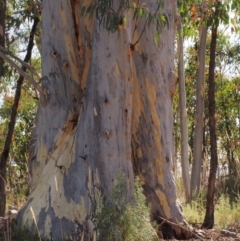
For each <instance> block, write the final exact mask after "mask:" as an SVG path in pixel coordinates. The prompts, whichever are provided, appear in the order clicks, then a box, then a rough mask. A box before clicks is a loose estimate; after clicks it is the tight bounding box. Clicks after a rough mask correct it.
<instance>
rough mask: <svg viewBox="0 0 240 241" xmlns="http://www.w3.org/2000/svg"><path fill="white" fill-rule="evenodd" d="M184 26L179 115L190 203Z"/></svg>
mask: <svg viewBox="0 0 240 241" xmlns="http://www.w3.org/2000/svg"><path fill="white" fill-rule="evenodd" d="M182 35H183V33H182V24H181V23H179V26H178V79H179V113H180V130H181V165H182V177H183V183H184V189H185V198H186V202H189V201H190V175H189V160H188V117H187V108H186V90H185V74H184V57H183V36H182Z"/></svg>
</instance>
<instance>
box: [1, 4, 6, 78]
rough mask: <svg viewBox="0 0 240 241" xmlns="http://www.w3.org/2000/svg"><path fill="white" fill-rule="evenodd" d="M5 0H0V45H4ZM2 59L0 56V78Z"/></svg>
mask: <svg viewBox="0 0 240 241" xmlns="http://www.w3.org/2000/svg"><path fill="white" fill-rule="evenodd" d="M5 18H6V0H1V1H0V46H2V47H5ZM3 62H4V61H3V59H1V58H0V80H1V77H2V76H3Z"/></svg>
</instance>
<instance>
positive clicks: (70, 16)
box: [17, 0, 188, 241]
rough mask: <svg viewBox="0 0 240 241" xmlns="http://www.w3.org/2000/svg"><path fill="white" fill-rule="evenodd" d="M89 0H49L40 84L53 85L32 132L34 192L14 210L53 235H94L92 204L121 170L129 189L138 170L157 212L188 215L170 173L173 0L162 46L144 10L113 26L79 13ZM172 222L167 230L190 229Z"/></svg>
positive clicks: (179, 234)
mask: <svg viewBox="0 0 240 241" xmlns="http://www.w3.org/2000/svg"><path fill="white" fill-rule="evenodd" d="M119 3H120V1H116V2H114V3H113V4H114V6H113V8H114V9H115V7H116V6H118V5H119ZM88 4H89V1H83V2H80V1H61V2H60V1H57V2H56V1H52V0H45V1H43V18H42V22H43V31H42V58H43V60H42V63H43V65H42V70H43V76H45V78H44V80H43V84H42V87H43V88H44V89H46V90H47V91H48V93H49V94H48V98H47V99H43V98H41V100H40V104H39V108H38V113H37V119H36V129H35V132H34V133H33V136H34V135H35V138H33V139H35V140H36V141H35V143H33V145H32V150H31V159H30V166H31V168H30V170H31V173H32V185H31V188H32V192H31V194H30V196H29V198H28V200H27V202H26V204H25V205H24V206H23V208H22V209H21V210H20V212H19V214H18V218H17V219H18V222H19V223H20V224H21V225H27V226H28V227H29V228H30V229H31V230H32V231H33V232H34V231H35V228H36V227H37V229H38V231H39V234H40V235H41V236H42V237H45V238H47V239H51V238H52V239H53V240H61V239H62V238H63V237H64V238H70V237H71V239H72V240H79V239H80V240H82V241H83V240H84V241H87V240H88V241H90V240H96V227H95V226H94V215H95V214H94V212H93V209H92V203H93V202H94V201H96V200H95V198H96V195H97V194H98V193H100V194H101V196H102V197H103V199H104V200H106V199H107V198H108V194H109V191H110V190H111V188H112V186H113V182H114V180H115V179H116V177H117V176H118V173H119V172H120V171H122V172H123V173H124V174H125V177H126V184H127V187H128V197H131V195H132V192H133V186H134V174H135V175H139V176H140V178H141V180H142V181H143V183H144V184H143V187H144V192H145V194H146V197H147V200H148V201H149V202H150V203H151V209H152V210H151V211H152V216H153V218H154V219H155V220H157V221H159V222H160V221H162V218H166V219H169V220H172V222H175V223H180V222H184V219H183V216H182V213H181V211H180V208H179V205H178V204H177V202H176V189H175V184H174V179H173V174H172V164H173V157H174V153H173V120H172V119H173V113H172V98H173V94H174V91H175V84H174V76H173V71H174V61H173V60H174V38H175V30H176V26H175V21H176V18H177V15H176V1H174V0H171V1H165V5H164V12H165V13H167V15H169V29H168V28H167V27H165V28H163V29H162V33H161V43H160V44H158V45H156V44H154V33H155V27H154V25H153V26H150V27H149V28H146V29H145V30H144V28H145V23H146V22H145V20H143V19H139V21H138V22H137V23H136V24H137V28H135V22H133V21H132V14H131V11H129V12H127V13H125V14H126V17H127V20H128V21H127V23H126V26H124V28H122V29H121V30H120V32H119V33H109V32H108V31H106V30H105V29H104V28H103V27H100V28H99V22H98V21H97V20H96V21H91V20H90V19H89V17H88V16H86V17H85V18H83V17H81V14H80V12H81V8H82V6H85V5H88ZM115 4H116V5H115ZM145 4H146V6H148V7H149V8H153V9H155V8H156V6H153V5H152V1H150V0H147V1H145ZM143 30H144V34H143V35H141V33H142V31H143ZM139 36H142V37H141V38H140V39H139ZM138 40H139V41H138ZM136 42H138V43H137V44H136V45H135V46H134V49H133V47H131V46H129V43H132V44H134V43H136ZM50 73H52V74H51V76H50ZM170 229H171V232H170V233H171V234H168V232H167V231H165V236H171V235H172V236H177V237H183V236H184V235H185V234H186V233H188V232H184V231H183V230H182V229H181V228H180V227H178V226H173V227H172V228H171V227H170ZM187 235H188V234H187Z"/></svg>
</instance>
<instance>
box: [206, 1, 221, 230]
mask: <svg viewBox="0 0 240 241" xmlns="http://www.w3.org/2000/svg"><path fill="white" fill-rule="evenodd" d="M219 4H220V3H217V4H216V10H215V13H214V19H215V21H213V23H212V39H211V45H210V61H209V77H208V82H209V86H208V105H209V131H210V151H211V160H210V174H209V179H208V191H207V205H206V215H205V218H204V222H203V224H202V227H203V228H213V226H214V206H215V205H214V194H215V183H216V174H217V166H218V155H217V137H216V118H215V115H216V104H215V62H216V46H217V29H218V24H219V19H218V18H219V10H218V7H219Z"/></svg>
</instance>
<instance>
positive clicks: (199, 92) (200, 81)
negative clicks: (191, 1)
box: [191, 25, 207, 200]
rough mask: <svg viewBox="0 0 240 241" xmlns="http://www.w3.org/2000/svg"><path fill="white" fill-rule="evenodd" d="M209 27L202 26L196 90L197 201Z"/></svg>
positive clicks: (194, 184)
mask: <svg viewBox="0 0 240 241" xmlns="http://www.w3.org/2000/svg"><path fill="white" fill-rule="evenodd" d="M206 41H207V27H206V26H204V25H202V26H201V30H200V43H199V48H198V69H197V88H196V113H195V129H194V144H193V166H192V175H191V199H193V200H194V199H196V198H197V197H198V194H199V189H200V175H201V166H202V158H203V126H204V119H203V118H204V90H205V89H204V79H205V53H206Z"/></svg>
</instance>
